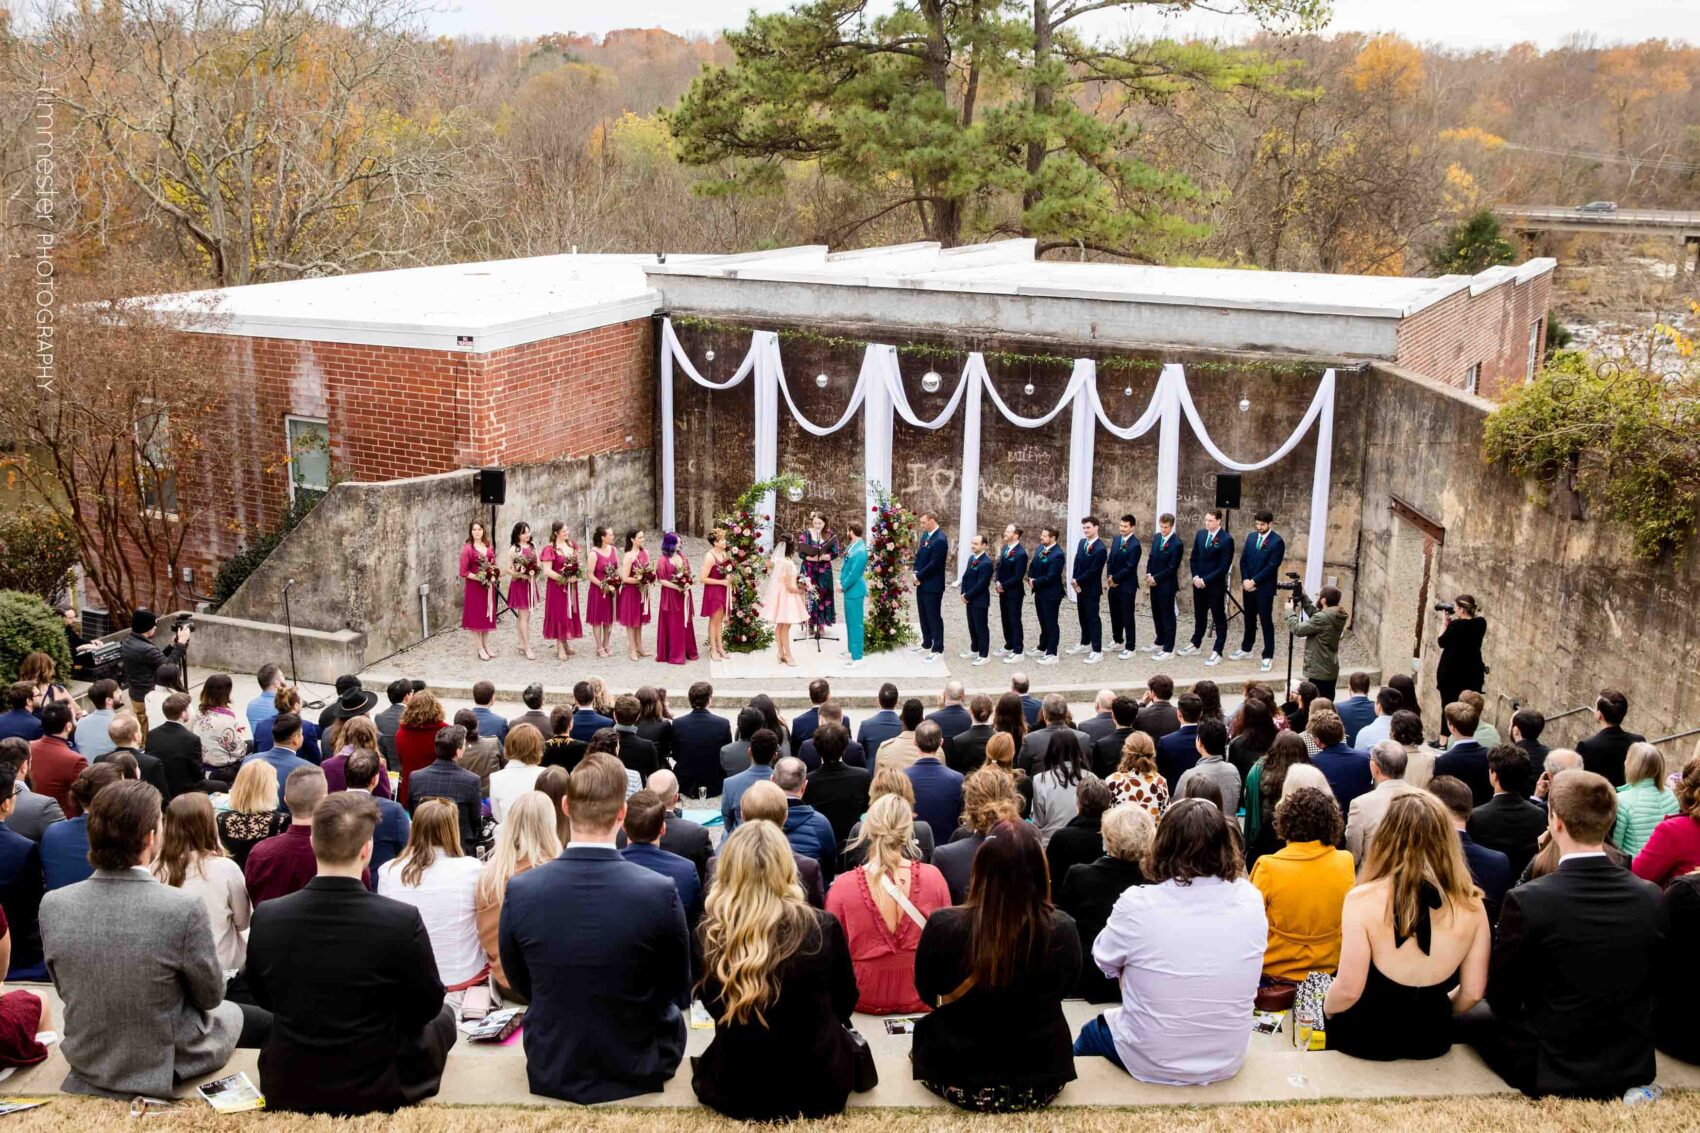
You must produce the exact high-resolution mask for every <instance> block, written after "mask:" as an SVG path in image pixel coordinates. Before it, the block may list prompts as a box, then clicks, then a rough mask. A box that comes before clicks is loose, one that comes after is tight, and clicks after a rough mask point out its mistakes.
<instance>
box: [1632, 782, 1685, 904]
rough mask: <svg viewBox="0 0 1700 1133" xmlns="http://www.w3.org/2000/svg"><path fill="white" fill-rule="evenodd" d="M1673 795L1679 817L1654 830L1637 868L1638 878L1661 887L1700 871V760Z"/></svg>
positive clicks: (1638, 860) (1659, 825) (1667, 820)
mask: <svg viewBox="0 0 1700 1133" xmlns="http://www.w3.org/2000/svg"><path fill="white" fill-rule="evenodd" d="M1673 794H1674V797H1675V798H1676V805H1677V808H1678V809H1677V813H1675V814H1673V815H1671V816H1670V817H1669V818H1667V819H1665V820H1664V821H1663V822H1661V823H1659V824H1658V825H1657V826H1655V827H1653V833H1652V835H1651V836H1649V837H1648V839H1647V844H1646V845H1645V846H1642V847H1641V852H1640V853H1638V854H1636V855H1635V864H1634V866H1633V868H1634V870H1635V876H1636V877H1642V878H1645V879H1647V880H1648V881H1651V882H1653V883H1654V884H1655V885H1661V886H1663V885H1669V884H1670V883H1671V881H1672V880H1673V879H1674V878H1677V877H1680V876H1682V875H1683V874H1685V873H1692V872H1693V871H1694V870H1696V869H1700V756H1697V757H1695V758H1694V759H1690V760H1689V761H1688V766H1686V767H1684V768H1683V769H1682V778H1681V779H1678V780H1677V783H1676V788H1675V790H1674V792H1673Z"/></svg>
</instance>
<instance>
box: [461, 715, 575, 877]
mask: <svg viewBox="0 0 1700 1133" xmlns="http://www.w3.org/2000/svg"><path fill="white" fill-rule="evenodd" d="M536 730H537V729H535V728H533V729H532V731H533V732H536ZM560 856H561V836H560V835H559V834H558V833H556V831H555V808H554V807H553V806H551V805H550V801H549V796H548V795H545V794H544V793H543V792H542V791H526V792H525V793H524V794H522V795H520V797H519V798H517V799H515V800H514V801H513V805H511V806H509V807H508V813H507V817H506V818H504V819H503V820H502V825H501V826H500V827H498V828H497V832H496V848H495V849H494V850H491V851H490V859H489V860H488V861H486V862H485V863H484V872H483V873H482V874H481V875H479V878H478V900H479V901H480V902H481V903H484V904H491V905H496V906H498V907H499V906H500V905H501V903H502V899H503V898H504V897H505V896H506V895H507V892H508V881H509V880H510V879H511V878H512V877H513V875H514V874H516V873H518V872H520V868H519V865H520V863H521V862H530V863H531V864H532V865H542V864H543V863H544V862H546V861H550V860H552V859H554V858H558V857H560Z"/></svg>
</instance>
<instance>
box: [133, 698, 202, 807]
mask: <svg viewBox="0 0 1700 1133" xmlns="http://www.w3.org/2000/svg"><path fill="white" fill-rule="evenodd" d="M164 712H165V723H163V724H161V725H160V726H159V727H157V728H155V729H154V730H153V731H151V732H149V733H148V743H147V752H148V754H149V755H152V756H155V757H156V758H158V760H159V761H160V763H161V764H163V765H164V767H165V786H166V791H165V798H166V801H167V802H169V801H171V800H172V799H174V798H176V797H177V796H178V795H181V794H182V793H183V792H184V791H187V790H188V789H189V788H190V787H193V786H194V785H195V784H196V783H199V782H200V781H201V780H203V779H205V778H206V777H207V776H206V771H205V770H203V769H202V767H201V737H199V736H197V735H196V734H195V733H194V732H191V731H190V730H189V729H188V727H187V726H186V725H184V723H183V718H184V717H185V716H187V715H188V714H189V694H188V693H186V692H174V693H172V694H171V695H170V696H168V697H166V698H165V705H164Z"/></svg>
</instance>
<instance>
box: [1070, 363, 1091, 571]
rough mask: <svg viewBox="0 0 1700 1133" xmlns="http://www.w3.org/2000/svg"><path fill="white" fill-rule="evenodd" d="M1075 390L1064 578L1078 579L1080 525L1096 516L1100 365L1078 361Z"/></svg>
mask: <svg viewBox="0 0 1700 1133" xmlns="http://www.w3.org/2000/svg"><path fill="white" fill-rule="evenodd" d="M1069 385H1071V386H1073V387H1074V390H1075V393H1074V418H1073V420H1072V421H1070V423H1069V430H1068V532H1067V534H1066V535H1064V539H1065V540H1066V545H1067V547H1068V557H1067V558H1065V559H1064V560H1063V576H1064V577H1065V578H1073V577H1074V552H1075V550H1076V549H1077V548H1078V547H1079V546H1080V524H1081V521H1082V520H1084V519H1085V518H1086V517H1087V516H1088V515H1091V514H1092V458H1093V454H1094V452H1095V450H1096V441H1097V435H1098V430H1097V428H1096V427H1095V426H1096V424H1097V422H1095V421H1094V420H1093V419H1092V406H1093V403H1094V402H1096V401H1097V400H1098V364H1097V363H1096V362H1094V361H1092V359H1090V358H1077V359H1075V362H1074V374H1073V375H1072V376H1071V377H1070V378H1069ZM1063 593H1064V594H1066V595H1068V600H1069V601H1071V602H1073V601H1075V600H1076V597H1077V596H1076V595H1075V593H1074V587H1072V586H1067V585H1065V586H1064V587H1063Z"/></svg>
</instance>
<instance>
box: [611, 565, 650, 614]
mask: <svg viewBox="0 0 1700 1133" xmlns="http://www.w3.org/2000/svg"><path fill="white" fill-rule="evenodd" d="M648 565H649V552H648V551H639V552H638V553H637V558H635V559H633V560H632V573H633V574H636V573H637V572H638V571H639V570H641V569H642V568H644V567H646V566H648ZM614 620H615V621H617V622H619V623H620V624H621V625H623V626H625V627H626V628H627V629H630V628H631V627H632V626H642V625H648V624H649V603H648V602H646V601H644V594H643V587H641V586H622V587H620V598H619V601H618V602H617V603H616V604H615V609H614Z"/></svg>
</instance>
